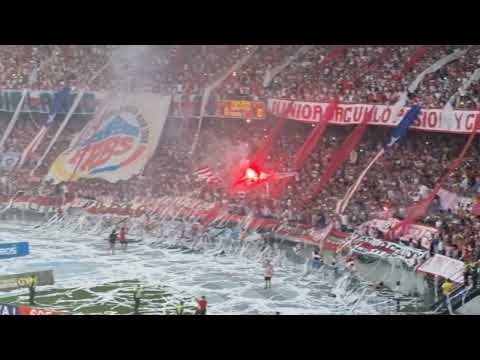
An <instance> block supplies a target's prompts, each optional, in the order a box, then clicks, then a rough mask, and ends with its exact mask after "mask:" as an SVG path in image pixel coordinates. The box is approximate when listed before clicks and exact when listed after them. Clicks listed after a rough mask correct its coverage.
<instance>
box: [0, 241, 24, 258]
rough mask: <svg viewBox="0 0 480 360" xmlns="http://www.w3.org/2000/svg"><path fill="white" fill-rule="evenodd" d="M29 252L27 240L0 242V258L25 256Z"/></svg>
mask: <svg viewBox="0 0 480 360" xmlns="http://www.w3.org/2000/svg"><path fill="white" fill-rule="evenodd" d="M29 253H30V249H29V247H28V242H19V243H11V244H0V259H8V258H12V257H19V256H26V255H28V254H29Z"/></svg>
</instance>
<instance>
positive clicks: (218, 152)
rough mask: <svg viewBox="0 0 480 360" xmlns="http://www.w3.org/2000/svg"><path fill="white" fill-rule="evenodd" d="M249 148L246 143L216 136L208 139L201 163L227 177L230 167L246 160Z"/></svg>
mask: <svg viewBox="0 0 480 360" xmlns="http://www.w3.org/2000/svg"><path fill="white" fill-rule="evenodd" d="M250 150H251V149H250V146H249V144H247V143H233V142H232V141H230V140H227V139H222V140H221V139H218V138H215V139H209V141H208V145H207V146H206V149H205V152H204V155H203V156H202V159H201V164H202V166H205V165H207V166H209V167H210V168H211V169H215V170H216V172H217V174H218V175H220V176H223V177H228V176H229V175H230V171H231V169H233V168H235V167H236V166H238V165H239V164H244V163H246V162H248V157H249V154H250Z"/></svg>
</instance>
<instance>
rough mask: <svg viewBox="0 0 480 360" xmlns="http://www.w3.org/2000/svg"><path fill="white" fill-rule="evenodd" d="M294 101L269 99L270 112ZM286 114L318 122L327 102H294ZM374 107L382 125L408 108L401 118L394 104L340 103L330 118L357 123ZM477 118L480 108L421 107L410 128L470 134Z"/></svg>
mask: <svg viewBox="0 0 480 360" xmlns="http://www.w3.org/2000/svg"><path fill="white" fill-rule="evenodd" d="M291 103H292V102H291V101H289V100H278V99H269V100H268V111H269V112H270V113H272V114H274V115H280V114H282V113H284V111H285V110H286V108H287V107H288V106H289V104H291ZM291 106H292V107H291V110H290V111H289V112H288V113H287V117H288V118H289V119H292V120H298V121H305V122H311V123H316V122H318V121H319V120H320V117H321V116H322V114H323V112H324V111H325V109H326V108H327V106H328V103H315V102H306V101H294V102H293V104H292V105H291ZM372 108H374V109H373V114H372V119H371V120H370V122H369V124H371V125H380V126H390V127H393V126H397V125H398V123H399V122H400V121H401V119H402V118H403V116H404V115H405V114H406V112H407V111H408V110H410V109H409V108H407V107H402V108H401V109H400V110H399V113H398V117H397V116H395V112H396V109H395V106H394V105H371V104H338V108H337V111H336V113H335V116H334V118H333V119H332V120H331V121H330V123H331V124H335V125H353V124H358V123H359V122H360V121H361V120H362V119H363V117H364V116H365V113H367V112H369V111H370V110H372ZM475 119H478V120H480V111H460V110H459V111H454V112H453V116H447V112H446V111H444V110H442V109H422V111H421V112H420V115H419V117H418V119H417V120H416V121H415V122H414V123H413V125H412V126H411V128H414V129H419V130H425V131H438V132H447V133H458V134H469V133H471V132H472V129H473V125H474V124H475Z"/></svg>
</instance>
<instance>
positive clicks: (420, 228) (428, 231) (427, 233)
mask: <svg viewBox="0 0 480 360" xmlns="http://www.w3.org/2000/svg"><path fill="white" fill-rule="evenodd" d="M399 222H400V220H398V219H395V218H390V219H388V220H382V219H373V220H369V221H367V222H364V223H363V224H362V225H360V227H359V232H360V233H362V232H363V233H364V232H365V231H366V230H367V229H372V228H373V229H377V230H378V231H380V232H381V233H383V234H385V233H387V232H388V231H389V230H390V229H391V228H392V227H394V226H395V225H397V224H398V223H399ZM436 234H438V230H437V229H435V228H433V227H430V226H425V225H419V224H414V225H412V226H410V228H409V230H408V232H407V233H406V234H404V235H403V236H402V237H400V240H402V241H409V240H416V241H420V245H421V247H422V248H424V249H426V250H429V249H430V243H431V241H432V239H433V237H434V236H435V235H436ZM365 235H371V234H365Z"/></svg>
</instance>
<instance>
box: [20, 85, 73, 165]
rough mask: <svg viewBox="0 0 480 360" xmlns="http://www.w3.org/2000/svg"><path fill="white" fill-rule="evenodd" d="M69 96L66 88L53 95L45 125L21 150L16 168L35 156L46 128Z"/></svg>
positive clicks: (68, 89) (68, 90) (46, 130)
mask: <svg viewBox="0 0 480 360" xmlns="http://www.w3.org/2000/svg"><path fill="white" fill-rule="evenodd" d="M69 95H70V88H69V87H66V88H64V89H63V90H61V91H59V92H57V93H55V96H54V98H53V104H52V107H51V108H50V112H49V114H48V119H47V121H46V123H45V124H44V125H43V126H42V128H41V129H40V130H39V132H38V133H37V135H35V137H34V138H33V140H32V141H31V142H30V144H29V145H28V146H27V147H26V148H25V150H23V153H22V157H21V159H20V161H19V163H18V168H21V167H22V166H23V164H24V163H25V161H28V160H30V159H31V158H32V157H33V155H34V154H35V151H37V148H38V146H39V145H40V143H41V142H42V140H43V138H44V137H45V135H46V134H47V132H48V127H49V126H50V125H51V124H52V123H53V120H55V116H56V115H57V113H58V112H59V111H60V110H61V109H62V107H63V106H64V105H65V103H66V101H67V99H68V96H69Z"/></svg>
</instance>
